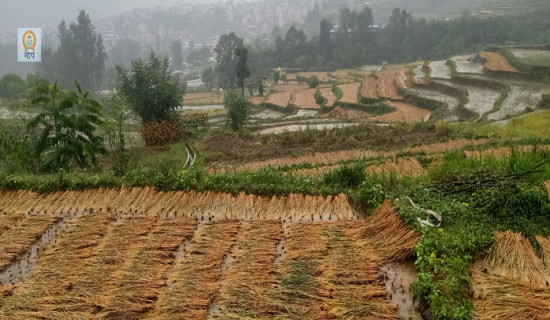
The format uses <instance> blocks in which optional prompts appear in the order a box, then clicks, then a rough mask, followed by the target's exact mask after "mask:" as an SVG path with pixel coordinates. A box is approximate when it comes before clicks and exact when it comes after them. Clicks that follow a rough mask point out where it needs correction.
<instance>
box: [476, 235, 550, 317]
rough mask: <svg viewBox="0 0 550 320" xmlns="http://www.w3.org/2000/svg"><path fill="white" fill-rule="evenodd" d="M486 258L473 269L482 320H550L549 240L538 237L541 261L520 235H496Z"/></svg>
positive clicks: (478, 310)
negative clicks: (549, 287) (549, 286)
mask: <svg viewBox="0 0 550 320" xmlns="http://www.w3.org/2000/svg"><path fill="white" fill-rule="evenodd" d="M495 237H496V242H495V244H494V245H493V247H491V249H490V251H489V254H488V255H487V257H486V258H485V259H484V260H483V261H480V262H478V263H476V264H474V266H473V267H472V270H471V274H472V279H473V280H474V298H475V299H474V307H475V311H476V316H477V317H478V318H479V319H490V320H493V319H494V320H496V319H505V320H506V319H548V315H549V314H550V292H549V291H548V285H549V279H550V273H549V271H550V269H549V268H548V254H549V252H550V239H548V238H543V237H537V241H538V242H539V244H540V247H541V252H540V253H541V258H542V259H541V258H539V257H538V256H537V255H536V254H535V251H534V250H533V247H532V246H531V243H530V242H529V240H527V239H526V238H524V237H522V236H521V234H518V233H513V232H511V231H506V232H495Z"/></svg>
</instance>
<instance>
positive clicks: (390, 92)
mask: <svg viewBox="0 0 550 320" xmlns="http://www.w3.org/2000/svg"><path fill="white" fill-rule="evenodd" d="M403 72H404V73H405V74H404V75H403ZM406 72H407V71H406V70H391V71H381V72H378V73H377V76H378V87H377V88H378V95H379V96H380V97H383V98H387V99H391V100H403V96H401V95H400V94H398V93H397V89H396V88H395V84H397V85H398V86H401V87H406V84H407V81H408V80H407V74H406Z"/></svg>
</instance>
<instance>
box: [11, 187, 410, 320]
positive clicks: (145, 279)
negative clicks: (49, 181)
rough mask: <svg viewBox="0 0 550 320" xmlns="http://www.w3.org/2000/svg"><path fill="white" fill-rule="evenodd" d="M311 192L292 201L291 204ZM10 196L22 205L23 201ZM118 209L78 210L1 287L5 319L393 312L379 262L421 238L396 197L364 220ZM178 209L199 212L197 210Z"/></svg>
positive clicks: (389, 315) (406, 251)
mask: <svg viewBox="0 0 550 320" xmlns="http://www.w3.org/2000/svg"><path fill="white" fill-rule="evenodd" d="M104 191H106V190H104ZM128 191H129V193H128V194H126V195H131V194H134V195H138V194H139V193H140V192H136V189H134V190H132V191H130V190H128ZM143 192H147V193H150V194H147V195H148V196H154V194H153V192H152V191H151V190H147V191H145V190H141V193H143ZM103 193H104V192H103V191H100V190H97V191H88V192H87V193H85V194H86V195H89V196H95V195H98V194H103ZM5 195H6V194H5V193H2V194H1V195H0V196H2V197H3V196H5ZM11 195H12V196H13V198H16V197H17V196H18V193H17V192H13V193H11ZM65 196H67V197H69V198H72V197H73V194H72V193H67V194H66V195H65ZM40 197H42V196H40ZM154 197H155V199H156V201H158V202H159V203H158V204H156V205H158V206H163V204H165V203H166V201H165V199H163V197H162V194H161V193H157V196H154ZM3 198H5V197H3ZM111 200H112V199H111ZM101 201H102V199H97V198H96V202H101ZM134 201H140V200H136V199H134ZM289 201H290V200H289ZM300 201H301V202H300ZM307 201H309V200H308V199H305V200H299V199H294V200H293V201H292V206H293V207H299V206H300V205H304V203H306V202H307ZM15 202H20V203H21V205H20V207H25V206H27V202H26V201H25V200H24V199H21V198H20V199H18V200H17V201H12V204H13V206H15ZM126 203H132V201H126ZM56 204H60V203H59V202H57V201H54V202H52V203H51V206H54V205H56ZM108 204H109V203H105V205H108ZM113 204H114V203H113ZM243 204H246V203H245V202H243ZM271 204H274V205H275V206H277V204H276V203H273V202H272V201H271ZM144 205H145V203H144ZM154 205H155V204H153V206H154ZM250 205H251V206H250V207H248V208H243V210H249V209H250V208H253V204H250ZM113 207H114V206H113ZM119 209H121V210H122V211H121V212H118V213H116V210H111V211H107V210H102V211H94V212H93V213H92V212H89V213H88V214H85V215H83V216H81V217H79V218H76V219H75V220H74V221H72V222H71V223H70V226H69V227H68V229H67V230H65V231H63V232H62V234H60V235H58V237H57V241H55V242H54V244H53V245H52V246H51V247H50V248H48V249H46V250H45V251H44V252H43V253H42V254H41V255H40V257H39V258H38V260H37V264H36V266H35V268H34V269H33V270H32V272H31V274H30V275H29V276H28V277H27V278H26V279H24V281H23V282H21V283H19V284H17V285H15V286H0V287H1V290H2V292H3V295H2V296H0V314H2V317H3V318H6V319H92V318H93V319H96V318H98V319H99V318H101V319H204V318H208V319H233V318H247V319H286V318H289V317H290V318H292V317H293V315H296V314H297V313H298V312H302V313H301V314H303V315H305V317H302V318H303V319H311V320H313V319H343V318H347V317H348V315H349V314H354V315H356V316H360V318H366V319H395V320H397V319H399V316H398V309H399V307H398V305H396V304H392V303H391V302H390V299H388V298H387V296H388V294H389V293H388V292H387V291H386V288H385V284H384V279H383V270H384V266H385V265H388V264H397V263H400V262H401V261H403V260H404V259H406V258H407V257H409V256H410V255H411V254H412V249H413V248H414V247H415V246H416V244H417V243H418V239H419V235H418V233H417V232H415V231H413V230H410V229H408V228H407V227H405V226H404V225H403V223H402V222H401V220H400V218H399V213H398V211H397V210H396V208H395V206H394V205H393V204H392V203H391V201H386V202H384V204H383V205H382V206H380V208H378V209H376V210H374V212H373V213H372V214H371V215H370V216H369V218H367V219H359V220H351V219H346V220H340V221H330V219H331V217H330V216H326V215H323V214H325V211H324V210H322V211H320V212H316V211H312V212H308V216H311V217H313V216H315V217H316V218H315V220H316V221H317V222H309V223H305V222H299V221H296V222H291V221H290V220H284V219H283V220H279V219H276V220H256V221H254V220H252V221H242V220H235V219H228V220H218V221H200V219H196V218H187V217H175V216H171V215H166V214H165V212H161V213H157V214H150V213H149V212H148V214H140V213H135V212H133V211H132V209H130V208H127V209H124V208H119ZM274 209H275V210H277V208H276V207H275V208H274ZM183 210H185V213H184V214H183V215H186V216H193V215H194V214H192V213H191V210H193V209H192V208H189V207H186V208H185V209H183ZM187 210H189V211H187ZM218 210H220V211H223V210H224V208H223V207H219V208H218ZM265 210H268V211H269V210H271V208H265ZM242 212H243V215H247V213H246V212H245V211H242ZM319 220H322V221H319ZM312 221H313V219H312ZM297 279H299V280H300V281H297ZM302 280H303V281H302ZM328 293H330V294H328Z"/></svg>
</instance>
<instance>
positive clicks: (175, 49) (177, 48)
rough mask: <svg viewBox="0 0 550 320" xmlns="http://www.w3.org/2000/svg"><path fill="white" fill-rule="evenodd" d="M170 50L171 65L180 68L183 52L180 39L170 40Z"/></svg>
mask: <svg viewBox="0 0 550 320" xmlns="http://www.w3.org/2000/svg"><path fill="white" fill-rule="evenodd" d="M170 49H171V51H172V66H174V68H175V69H181V67H182V66H183V52H182V51H181V41H179V40H176V41H174V42H172V46H171V47H170Z"/></svg>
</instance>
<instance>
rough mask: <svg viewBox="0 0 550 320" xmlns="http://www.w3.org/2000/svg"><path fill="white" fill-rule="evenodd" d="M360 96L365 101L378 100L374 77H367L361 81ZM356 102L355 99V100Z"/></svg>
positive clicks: (376, 84) (376, 83) (376, 82)
mask: <svg viewBox="0 0 550 320" xmlns="http://www.w3.org/2000/svg"><path fill="white" fill-rule="evenodd" d="M361 95H362V96H363V97H364V98H367V99H378V98H380V96H379V95H378V80H377V79H376V78H374V77H371V76H367V77H365V79H364V80H363V88H362V89H361ZM355 101H357V98H356V99H355Z"/></svg>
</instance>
